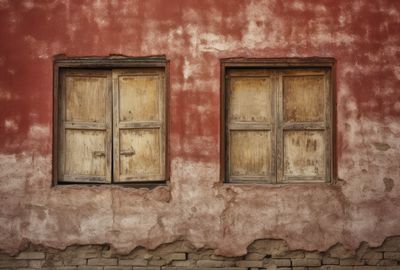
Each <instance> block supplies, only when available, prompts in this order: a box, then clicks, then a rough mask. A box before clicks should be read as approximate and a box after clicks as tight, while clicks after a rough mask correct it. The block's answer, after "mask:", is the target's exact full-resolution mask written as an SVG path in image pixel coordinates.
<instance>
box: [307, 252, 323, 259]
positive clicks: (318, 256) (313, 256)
mask: <svg viewBox="0 0 400 270" xmlns="http://www.w3.org/2000/svg"><path fill="white" fill-rule="evenodd" d="M304 257H305V258H310V259H321V258H322V256H321V254H320V253H319V252H305V253H304Z"/></svg>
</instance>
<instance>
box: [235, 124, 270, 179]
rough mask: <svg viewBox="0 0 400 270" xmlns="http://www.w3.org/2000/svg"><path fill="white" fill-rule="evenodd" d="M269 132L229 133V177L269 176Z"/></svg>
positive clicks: (236, 131) (241, 131) (242, 131)
mask: <svg viewBox="0 0 400 270" xmlns="http://www.w3.org/2000/svg"><path fill="white" fill-rule="evenodd" d="M270 133H271V132H270V131H244V130H235V131H233V130H232V131H230V140H229V143H230V151H229V152H230V156H229V159H230V173H229V175H230V176H246V177H251V176H268V175H270V174H271V160H272V158H271V156H272V151H271V137H270V136H271V135H270Z"/></svg>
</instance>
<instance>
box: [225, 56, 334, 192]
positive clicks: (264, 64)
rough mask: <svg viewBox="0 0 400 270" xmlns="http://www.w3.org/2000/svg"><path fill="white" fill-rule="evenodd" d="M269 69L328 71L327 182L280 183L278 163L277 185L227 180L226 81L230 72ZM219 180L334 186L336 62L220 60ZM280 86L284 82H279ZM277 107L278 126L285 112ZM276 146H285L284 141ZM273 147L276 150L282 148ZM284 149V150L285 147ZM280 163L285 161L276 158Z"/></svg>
mask: <svg viewBox="0 0 400 270" xmlns="http://www.w3.org/2000/svg"><path fill="white" fill-rule="evenodd" d="M235 68H236V69H270V70H288V69H312V68H316V69H318V68H319V69H327V70H328V72H329V74H328V76H329V82H328V86H329V95H328V99H329V101H327V102H329V104H325V106H326V105H328V108H329V109H328V110H327V112H326V114H328V115H329V116H328V121H329V123H327V124H328V127H327V128H326V132H327V134H328V135H327V138H326V140H325V143H326V146H325V149H326V153H325V155H326V161H328V162H329V165H328V166H329V168H328V173H327V175H326V179H324V181H309V180H303V181H290V182H288V181H279V178H280V177H281V176H279V174H280V173H282V168H278V166H279V164H281V162H277V161H276V165H275V175H276V176H275V181H274V182H272V183H271V182H266V181H265V180H244V179H242V180H234V181H231V180H230V179H228V178H229V177H228V175H229V174H228V172H227V169H228V162H229V161H228V150H229V149H227V141H228V139H227V130H226V129H227V123H228V120H227V110H228V106H227V104H228V101H227V96H228V93H227V83H226V80H227V78H228V76H227V74H228V70H231V69H235ZM220 83H221V85H220V179H221V181H222V182H224V183H227V184H263V185H277V184H289V185H293V184H326V183H334V182H335V179H336V178H337V173H336V172H337V163H336V151H335V148H336V141H335V136H334V135H335V134H336V90H335V89H336V60H335V59H334V58H331V57H307V58H225V59H221V60H220ZM280 83H281V82H280ZM276 94H277V95H279V94H281V93H279V91H278V92H277V93H276ZM276 100H277V102H280V101H281V100H282V97H277V99H276ZM276 107H278V112H277V113H276V121H277V122H276V125H279V123H282V119H278V118H280V117H281V115H282V112H281V111H280V110H281V109H282V108H281V107H282V106H281V105H279V106H275V108H276ZM276 133H277V134H276V138H277V139H279V138H278V137H279V136H282V134H279V133H280V129H278V128H277V129H276ZM272 140H273V143H275V144H276V145H277V144H282V143H283V142H282V141H283V137H282V138H280V139H279V140H277V141H274V139H272ZM276 145H273V147H281V146H276ZM282 149H283V146H282ZM277 154H278V155H283V153H280V151H278V150H277V151H276V153H274V151H273V152H272V155H273V158H274V156H275V157H276V156H277ZM276 158H277V159H279V158H282V157H276Z"/></svg>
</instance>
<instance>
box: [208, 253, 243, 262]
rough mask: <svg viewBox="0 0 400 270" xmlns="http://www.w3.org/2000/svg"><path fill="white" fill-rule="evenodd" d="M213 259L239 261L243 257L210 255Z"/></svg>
mask: <svg viewBox="0 0 400 270" xmlns="http://www.w3.org/2000/svg"><path fill="white" fill-rule="evenodd" d="M209 258H210V259H211V260H214V261H238V260H240V259H242V257H224V256H219V255H214V254H213V255H211V256H210V257H209Z"/></svg>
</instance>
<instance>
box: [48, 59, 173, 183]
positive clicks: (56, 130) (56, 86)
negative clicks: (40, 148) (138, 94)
mask: <svg viewBox="0 0 400 270" xmlns="http://www.w3.org/2000/svg"><path fill="white" fill-rule="evenodd" d="M169 64H170V62H169V60H168V59H166V57H165V56H151V57H127V56H120V55H110V56H105V57H100V56H85V57H68V56H65V55H57V56H55V57H54V59H53V140H52V147H53V151H52V186H69V185H80V186H81V185H82V186H85V185H86V186H87V185H106V186H114V185H115V186H126V187H135V188H141V187H145V188H154V187H157V186H163V185H167V184H168V183H169V181H170V159H169V152H170V149H169V128H170V123H169V119H170V118H169V106H168V104H169V91H170V83H169ZM129 68H136V69H137V68H139V69H140V68H162V69H163V70H164V76H165V80H164V82H165V86H164V91H165V92H164V97H165V98H164V101H165V103H164V119H165V124H164V125H165V136H164V138H163V139H164V145H165V147H164V164H162V165H163V166H164V170H165V179H164V180H162V181H151V182H146V181H134V182H114V181H111V182H110V183H91V182H83V181H81V182H78V181H77V182H61V181H59V179H58V166H59V164H58V163H59V151H60V143H59V138H60V132H61V131H60V130H61V125H60V124H61V123H60V113H61V111H60V109H61V100H60V98H61V87H62V85H61V81H62V79H61V77H60V76H61V75H62V70H63V69H76V70H82V69H85V70H90V69H96V70H102V69H104V70H111V69H129ZM111 109H112V110H113V108H111ZM112 156H113V154H112ZM113 163H114V158H113V157H112V159H111V166H112V167H113ZM111 173H112V174H113V170H112V171H111Z"/></svg>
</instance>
